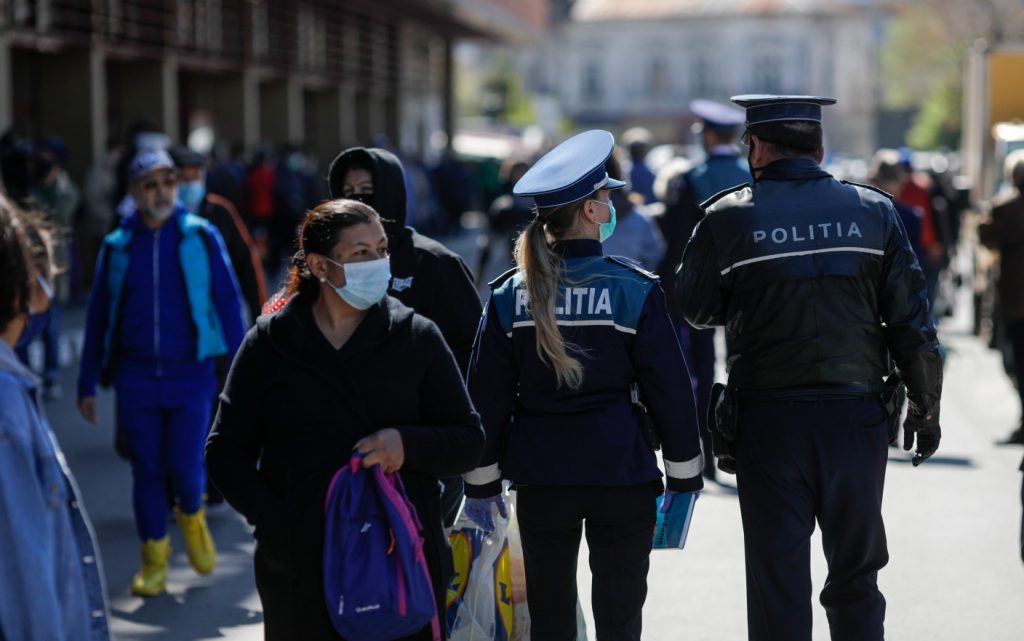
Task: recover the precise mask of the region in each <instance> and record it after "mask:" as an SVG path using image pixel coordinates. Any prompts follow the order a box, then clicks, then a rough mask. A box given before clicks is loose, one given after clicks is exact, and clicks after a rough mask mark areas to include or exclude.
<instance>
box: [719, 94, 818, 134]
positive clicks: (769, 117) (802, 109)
mask: <svg viewBox="0 0 1024 641" xmlns="http://www.w3.org/2000/svg"><path fill="white" fill-rule="evenodd" d="M730 100H732V101H733V102H735V103H736V104H737V105H739V106H741V107H743V108H744V109H746V110H747V122H746V125H747V127H753V126H755V125H760V124H764V123H766V122H787V121H803V122H816V123H819V124H820V123H821V106H822V105H834V104H836V99H835V98H823V97H821V96H772V95H766V94H745V95H742V96H733V97H732V98H730Z"/></svg>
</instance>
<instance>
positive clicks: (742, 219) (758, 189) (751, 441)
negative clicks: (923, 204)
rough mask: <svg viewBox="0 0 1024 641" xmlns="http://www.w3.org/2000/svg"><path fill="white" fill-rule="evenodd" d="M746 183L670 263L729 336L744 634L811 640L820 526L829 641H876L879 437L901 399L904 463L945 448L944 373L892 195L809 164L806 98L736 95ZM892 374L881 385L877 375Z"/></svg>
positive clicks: (689, 314) (719, 403) (812, 118)
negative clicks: (901, 393) (814, 550)
mask: <svg viewBox="0 0 1024 641" xmlns="http://www.w3.org/2000/svg"><path fill="white" fill-rule="evenodd" d="M733 102H735V103H737V104H739V105H740V106H742V107H745V108H746V110H747V113H746V125H747V130H746V133H745V134H744V139H745V141H746V142H747V143H748V145H749V147H750V151H749V161H750V167H751V171H752V172H753V175H754V182H753V184H752V185H741V186H739V187H736V188H734V189H732V190H729V191H726V192H723V193H721V194H719V195H718V196H716V197H715V198H713V199H712V200H710V201H708V202H706V203H704V205H703V207H702V208H703V209H704V212H705V215H704V218H703V219H702V220H701V221H700V222H699V223H698V224H697V227H696V229H695V230H694V233H693V236H692V238H691V239H690V242H689V244H688V245H687V247H686V252H685V254H684V255H683V260H682V263H681V264H680V266H679V272H678V276H679V281H678V283H679V298H680V301H681V304H682V306H683V311H684V313H685V315H686V319H687V320H688V321H690V322H691V323H693V324H694V325H695V326H698V327H710V326H714V325H724V326H725V328H726V334H727V339H728V342H729V350H730V351H729V385H728V387H726V388H724V391H722V393H721V394H716V397H715V399H714V400H713V403H714V405H715V407H716V416H715V421H714V427H715V429H717V430H718V431H719V432H720V434H721V435H722V436H723V439H725V440H724V444H725V445H727V446H729V447H726V448H724V451H722V452H716V456H719V457H720V458H719V465H720V469H727V468H728V469H730V470H735V472H736V475H737V486H738V489H739V499H740V512H741V515H742V517H743V531H744V539H745V548H746V566H747V624H748V630H749V638H750V639H751V640H755V641H763V640H769V639H777V640H780V641H781V640H785V641H809V640H810V639H811V575H810V538H811V533H812V532H813V531H814V527H815V522H817V523H818V525H819V526H820V527H821V533H822V545H823V547H824V549H825V558H826V560H827V561H828V568H829V574H828V578H827V579H826V581H825V588H824V589H823V590H822V593H821V603H822V605H823V606H824V607H825V612H826V613H827V615H828V621H829V626H830V628H831V634H832V639H834V640H846V639H849V640H851V641H852V640H856V641H881V639H882V638H883V621H884V618H885V599H884V598H883V597H882V594H881V593H880V592H879V590H878V586H877V577H878V571H879V570H880V569H881V568H882V567H884V566H885V564H886V562H887V561H888V558H889V556H888V551H887V548H886V539H885V529H884V527H883V523H882V486H883V482H884V479H885V466H886V461H887V458H888V451H887V450H888V448H887V443H888V441H889V439H890V438H894V436H891V435H894V434H895V430H894V427H895V425H896V423H897V422H898V420H899V409H898V405H899V403H898V402H895V401H894V400H893V397H896V396H898V391H894V388H895V389H897V390H898V388H896V385H895V382H896V381H895V376H896V374H895V372H894V373H893V374H890V372H891V371H892V370H891V369H890V359H891V361H893V362H894V364H895V367H897V368H898V373H899V375H901V376H902V380H903V381H905V383H906V388H907V396H908V397H909V400H910V404H909V409H908V412H907V418H906V420H905V421H904V423H903V428H904V443H903V447H904V449H907V450H909V449H910V448H911V447H913V446H914V444H915V438H916V450H917V451H916V455H915V456H914V458H913V464H914V466H917V465H919V464H921V463H922V462H923V461H925V460H926V459H927V458H928V457H929V456H931V455H932V454H934V453H935V451H936V449H937V448H938V445H939V438H940V429H939V398H940V395H941V392H942V362H941V357H940V352H939V344H938V341H937V339H936V332H935V325H934V323H933V320H932V318H931V315H930V314H929V311H928V299H927V292H926V289H925V282H924V275H923V274H922V272H921V268H920V266H919V265H918V262H917V260H916V258H915V257H914V253H913V251H912V250H911V247H910V243H909V242H908V240H907V237H906V235H905V234H904V233H903V229H902V227H901V226H900V224H899V219H898V217H897V214H896V211H895V210H894V209H893V205H892V200H891V199H892V197H891V196H890V195H889V194H887V193H885V192H882V191H879V190H876V189H875V188H872V187H867V186H863V185H856V184H852V183H846V182H843V181H838V180H836V179H834V178H833V177H832V176H831V175H829V174H828V173H827V172H825V171H824V170H823V169H821V167H820V166H819V165H820V163H821V161H822V158H823V156H824V151H823V147H822V128H821V107H822V105H831V104H834V103H835V100H834V99H831V98H819V97H814V96H763V95H753V96H737V97H735V98H733ZM887 375H889V376H890V379H889V380H888V381H885V382H884V379H885V377H886V376H887Z"/></svg>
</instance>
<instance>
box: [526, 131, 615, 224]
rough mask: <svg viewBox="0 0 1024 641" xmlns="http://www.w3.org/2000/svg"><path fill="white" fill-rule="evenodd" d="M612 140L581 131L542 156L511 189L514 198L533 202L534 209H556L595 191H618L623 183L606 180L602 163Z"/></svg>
mask: <svg viewBox="0 0 1024 641" xmlns="http://www.w3.org/2000/svg"><path fill="white" fill-rule="evenodd" d="M614 148H615V138H614V137H613V136H612V135H611V134H610V133H608V132H607V131H603V130H601V129H593V130H591V131H584V132H583V133H581V134H577V135H575V136H573V137H572V138H570V139H568V140H566V141H565V142H563V143H562V144H560V145H558V146H557V147H555V148H554V149H552V150H551V151H549V152H548V153H546V154H545V155H544V157H542V158H541V159H540V160H538V161H537V162H536V163H534V165H533V167H530V169H529V171H527V172H526V173H525V174H523V177H522V178H520V179H519V182H517V183H516V184H515V187H513V188H512V193H513V194H515V195H516V196H529V197H532V198H533V201H534V203H536V205H537V207H559V206H561V205H567V204H569V203H571V202H574V201H576V200H579V199H581V198H585V197H587V196H589V195H590V194H592V193H594V192H595V191H597V190H598V189H618V188H620V187H625V186H626V183H624V182H622V181H621V180H615V179H614V178H609V177H608V172H606V171H605V168H604V163H605V161H606V160H608V157H609V156H611V155H612V150H613V149H614Z"/></svg>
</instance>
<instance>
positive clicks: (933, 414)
mask: <svg viewBox="0 0 1024 641" xmlns="http://www.w3.org/2000/svg"><path fill="white" fill-rule="evenodd" d="M915 434H916V435H917V452H916V453H915V454H914V460H913V461H912V462H913V464H914V467H917V466H918V465H920V464H921V463H924V461H925V459H927V458H928V457H929V456H931V455H932V454H934V453H935V450H937V449H939V440H940V439H941V438H942V429H941V428H940V427H939V408H938V406H937V405H936V407H935V408H934V409H931V410H929V411H927V412H925V411H923V410H921V408H920V407H919V406H918V405H917V404H916V403H914V402H913V401H911V402H910V403H909V404H908V407H907V418H906V420H904V421H903V449H904V450H907V451H908V452H909V451H910V448H911V447H913V446H914V435H915Z"/></svg>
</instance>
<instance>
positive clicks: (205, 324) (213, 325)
mask: <svg viewBox="0 0 1024 641" xmlns="http://www.w3.org/2000/svg"><path fill="white" fill-rule="evenodd" d="M128 170H129V178H130V180H129V192H130V194H131V196H132V198H133V199H134V202H135V211H134V213H132V214H131V215H130V216H128V217H127V218H126V219H124V220H123V221H122V222H121V225H120V226H119V227H118V228H117V229H116V230H115V231H113V232H111V233H110V234H109V235H108V236H107V237H106V238H105V239H104V241H103V247H102V249H101V252H100V257H99V259H98V262H97V269H96V278H95V280H94V284H93V289H92V294H91V296H90V299H89V308H88V312H87V316H86V326H85V342H84V345H83V347H82V365H81V370H80V372H79V378H78V405H79V409H80V410H81V412H82V415H83V416H84V417H85V419H86V420H87V421H89V422H90V423H96V422H97V420H98V419H99V416H98V412H97V406H96V386H97V383H102V384H104V385H110V384H113V386H114V389H115V391H116V393H117V414H118V420H119V422H120V428H121V429H122V430H123V431H124V436H125V437H126V442H127V443H126V444H127V446H128V449H129V451H130V460H131V465H132V477H133V481H134V485H133V490H132V503H133V507H134V510H135V522H136V529H137V531H138V534H139V538H140V539H141V540H142V570H141V571H140V572H139V573H138V574H136V575H135V577H134V578H133V580H132V592H133V593H134V594H137V595H141V596H155V595H158V594H161V593H163V592H164V591H165V590H166V582H167V561H168V558H169V557H170V553H171V549H170V540H169V538H168V536H167V498H166V495H165V479H167V478H168V477H169V478H170V479H171V483H172V486H173V489H174V495H175V499H176V501H177V505H176V507H175V516H176V518H177V521H178V525H179V526H180V527H181V530H182V535H183V536H184V539H185V546H186V548H187V551H188V558H189V561H190V563H191V564H192V567H193V568H194V569H195V570H196V571H197V572H199V573H200V574H207V573H209V572H211V571H212V570H213V566H214V563H215V560H216V551H215V550H214V546H213V540H212V539H211V537H210V532H209V530H208V528H207V526H206V517H205V513H204V509H203V503H202V500H203V496H202V495H203V490H204V489H205V487H206V474H205V470H204V467H203V443H204V441H205V438H206V432H207V428H208V427H209V425H210V413H211V410H212V406H213V397H214V391H215V389H216V385H217V379H216V373H215V361H216V359H217V357H221V356H227V357H228V358H230V357H231V356H232V355H233V354H234V353H235V350H236V349H237V348H238V345H239V344H240V343H241V340H242V335H243V332H244V328H243V325H242V310H241V295H240V293H239V289H238V283H237V279H236V278H235V274H234V272H233V271H232V269H231V262H230V259H229V258H228V256H227V252H226V250H225V248H224V241H223V240H222V239H221V236H220V234H219V233H218V232H217V229H216V228H215V227H213V226H212V225H210V224H209V223H208V222H207V221H206V220H204V219H202V218H199V217H198V216H195V215H193V214H190V213H189V212H188V211H187V210H186V209H185V207H184V206H183V205H182V204H181V202H180V201H179V200H178V180H177V176H176V173H175V167H174V162H173V161H172V160H171V157H170V156H169V155H168V154H167V152H165V151H142V152H139V153H138V154H136V156H135V158H133V159H132V161H131V163H130V164H129V166H128Z"/></svg>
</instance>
